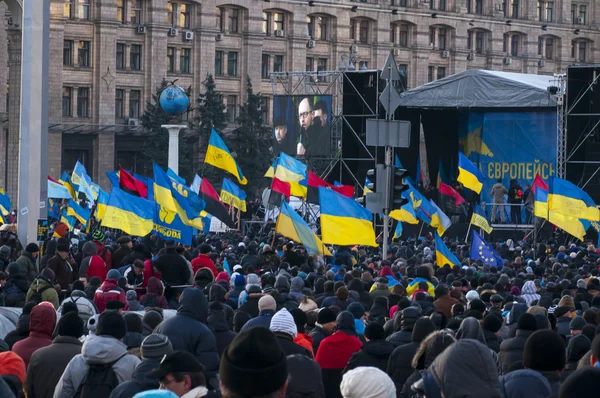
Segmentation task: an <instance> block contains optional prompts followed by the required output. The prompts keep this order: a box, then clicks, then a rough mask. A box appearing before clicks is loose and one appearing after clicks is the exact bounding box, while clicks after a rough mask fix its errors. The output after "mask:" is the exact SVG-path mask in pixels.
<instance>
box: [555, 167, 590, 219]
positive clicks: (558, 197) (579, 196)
mask: <svg viewBox="0 0 600 398" xmlns="http://www.w3.org/2000/svg"><path fill="white" fill-rule="evenodd" d="M548 188H549V190H548V211H554V212H557V213H559V214H562V215H563V216H567V217H573V218H579V219H584V220H589V221H600V212H599V211H598V208H597V207H596V204H595V203H594V201H593V200H592V198H591V197H590V196H589V195H588V194H587V193H585V192H584V191H583V190H582V189H581V188H579V187H577V186H576V185H575V184H573V183H572V182H569V181H567V180H563V179H562V178H558V177H550V181H549V184H548Z"/></svg>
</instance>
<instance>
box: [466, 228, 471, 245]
mask: <svg viewBox="0 0 600 398" xmlns="http://www.w3.org/2000/svg"><path fill="white" fill-rule="evenodd" d="M469 232H471V223H469V228H467V235H466V236H465V243H468V239H469Z"/></svg>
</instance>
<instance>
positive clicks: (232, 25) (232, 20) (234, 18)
mask: <svg viewBox="0 0 600 398" xmlns="http://www.w3.org/2000/svg"><path fill="white" fill-rule="evenodd" d="M239 15H240V10H238V9H237V8H231V9H229V31H230V32H232V33H237V32H238V20H239Z"/></svg>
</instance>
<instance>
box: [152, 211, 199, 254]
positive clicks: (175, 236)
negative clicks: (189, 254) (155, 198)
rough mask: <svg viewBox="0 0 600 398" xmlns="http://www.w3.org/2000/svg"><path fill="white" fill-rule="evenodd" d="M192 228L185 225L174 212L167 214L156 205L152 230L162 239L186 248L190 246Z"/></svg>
mask: <svg viewBox="0 0 600 398" xmlns="http://www.w3.org/2000/svg"><path fill="white" fill-rule="evenodd" d="M193 229H194V228H193V227H190V226H188V225H185V224H184V223H183V221H181V217H179V215H178V214H177V213H175V212H168V211H166V210H165V209H163V208H161V207H160V205H158V204H157V205H156V218H155V219H154V230H155V231H156V232H157V233H158V235H159V236H160V237H161V238H163V239H172V240H174V241H175V242H180V243H183V244H184V245H186V246H190V245H191V244H192V230H193Z"/></svg>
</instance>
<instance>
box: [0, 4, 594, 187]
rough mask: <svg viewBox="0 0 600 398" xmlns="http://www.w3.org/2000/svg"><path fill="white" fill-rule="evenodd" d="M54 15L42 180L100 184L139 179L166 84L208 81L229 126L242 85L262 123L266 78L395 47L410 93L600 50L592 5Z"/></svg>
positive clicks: (375, 60)
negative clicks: (86, 179)
mask: <svg viewBox="0 0 600 398" xmlns="http://www.w3.org/2000/svg"><path fill="white" fill-rule="evenodd" d="M51 7H52V9H51V27H50V29H51V34H50V35H51V37H50V42H51V53H50V82H49V84H50V104H49V113H50V116H49V117H50V133H49V134H50V136H49V148H48V150H49V174H50V176H52V177H55V178H56V177H58V176H60V174H61V172H62V171H63V170H66V169H70V168H71V167H72V166H73V165H74V164H75V161H76V160H78V159H79V160H80V161H81V162H82V163H83V164H84V165H85V166H86V168H87V170H88V173H89V174H90V175H91V176H92V178H93V179H94V180H95V181H99V182H100V184H101V185H102V186H104V187H106V186H107V185H108V180H107V178H106V174H105V173H106V171H112V170H114V169H115V168H116V167H118V165H119V164H120V165H122V166H124V167H128V168H133V169H134V170H135V167H136V160H135V159H136V153H137V150H138V149H139V146H140V143H141V142H143V140H144V133H143V132H142V131H141V129H136V128H135V126H136V125H137V124H138V122H139V118H140V116H141V114H142V113H143V111H144V106H145V103H146V101H148V100H150V99H151V97H152V94H153V93H154V92H155V89H156V86H157V85H158V84H159V83H160V82H161V81H162V79H163V78H166V79H167V80H169V81H173V80H177V84H179V85H181V86H182V87H191V90H192V97H195V96H197V95H198V94H199V93H200V92H201V90H202V87H203V86H202V82H203V80H204V79H205V77H206V75H207V74H209V73H210V74H213V75H214V76H215V80H216V84H217V89H218V90H219V91H220V92H221V93H222V94H223V101H224V102H225V104H226V106H227V115H228V118H229V121H230V122H231V123H232V124H234V123H235V119H236V114H237V112H238V107H239V105H240V104H241V103H243V102H244V101H245V98H244V96H245V84H246V79H245V77H246V76H249V77H250V78H251V80H252V82H253V85H254V89H255V92H261V93H262V94H263V96H264V97H265V100H264V104H263V105H264V106H263V107H262V111H263V113H264V118H265V120H266V121H267V123H268V122H269V121H270V119H271V116H270V111H271V107H270V105H271V98H270V97H271V96H272V85H271V81H270V79H269V74H270V73H271V72H274V71H275V72H281V71H306V70H308V71H326V70H334V69H337V68H338V65H339V64H340V60H341V58H342V57H343V55H344V54H346V55H347V54H348V53H349V52H351V53H352V54H354V56H355V57H357V63H359V65H362V66H364V67H367V68H371V69H374V68H377V67H382V66H383V63H384V60H385V58H386V56H387V55H388V54H389V52H390V51H393V54H394V56H395V58H396V61H397V63H398V65H399V67H400V69H401V70H403V71H404V72H405V74H406V76H407V82H408V87H409V88H413V87H417V86H419V85H422V84H424V83H427V82H428V81H433V80H436V79H440V78H443V77H445V76H448V75H450V74H454V73H456V72H460V71H463V70H465V69H470V68H479V69H482V68H485V69H494V70H504V71H509V72H521V73H539V74H553V73H557V72H564V71H565V69H566V67H567V66H568V65H571V64H575V63H577V64H587V63H594V62H596V61H597V60H598V51H597V46H596V44H597V43H599V42H600V41H599V40H600V31H599V30H598V26H599V24H600V4H598V2H595V1H593V0H554V1H545V0H544V1H537V0H372V1H367V0H365V1H361V2H351V1H344V0H333V1H328V0H319V1H317V0H315V1H312V0H307V1H300V0H288V1H275V0H264V1H259V0H202V1H195V0H193V1H192V0H186V1H180V0H173V1H167V0H53V1H52V5H51ZM0 15H6V17H5V18H4V19H2V20H0V24H2V25H3V26H0V54H5V59H6V62H1V63H0V98H6V101H0V116H2V118H1V119H0V121H2V122H3V124H2V128H3V131H2V134H0V151H2V152H1V153H2V154H3V155H2V156H0V159H2V158H4V159H3V160H2V161H1V162H0V165H2V166H4V173H0V185H1V186H6V188H7V192H9V193H12V192H16V189H17V188H16V186H17V185H16V184H17V165H18V136H19V131H18V129H19V120H18V114H19V101H18V97H19V92H20V83H19V80H20V31H19V29H18V22H16V21H14V20H13V19H12V17H11V15H10V12H9V11H8V9H7V8H6V7H5V6H4V5H3V3H0ZM0 59H2V58H0ZM359 65H357V68H358V67H359ZM323 84H326V83H323ZM165 150H166V149H165ZM13 196H14V194H13Z"/></svg>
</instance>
